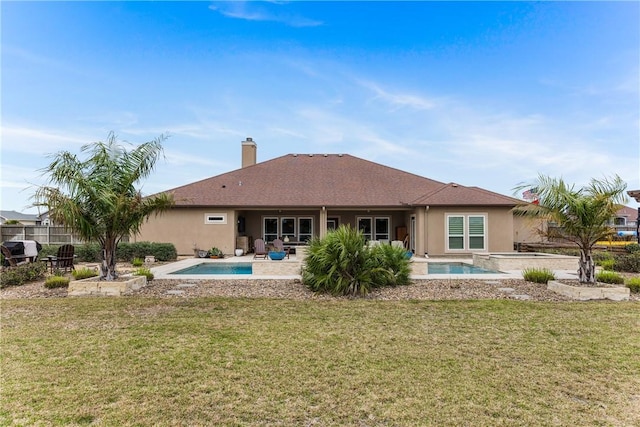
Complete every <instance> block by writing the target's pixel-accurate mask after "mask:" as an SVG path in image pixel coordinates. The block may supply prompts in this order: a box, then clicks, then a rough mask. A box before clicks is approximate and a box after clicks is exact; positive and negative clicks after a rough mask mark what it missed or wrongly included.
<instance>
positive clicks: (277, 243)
mask: <svg viewBox="0 0 640 427" xmlns="http://www.w3.org/2000/svg"><path fill="white" fill-rule="evenodd" d="M271 243H272V244H273V248H274V249H275V250H276V251H278V252H284V254H285V255H284V256H285V258H289V248H285V247H284V242H283V241H282V240H280V239H275V240H274V241H273V242H271Z"/></svg>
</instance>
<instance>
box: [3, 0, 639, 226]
mask: <svg viewBox="0 0 640 427" xmlns="http://www.w3.org/2000/svg"><path fill="white" fill-rule="evenodd" d="M0 8H1V13H2V16H1V19H2V22H1V23H2V38H1V43H2V58H1V59H2V63H1V66H2V81H1V83H2V87H1V90H2V91H1V96H2V111H1V119H2V124H1V126H2V149H1V154H2V159H1V162H2V209H5V210H17V211H22V212H31V213H35V212H37V211H36V210H34V209H27V208H26V207H27V206H28V205H29V197H30V196H31V195H32V194H33V187H32V186H33V185H39V184H42V183H43V177H42V176H41V175H40V172H38V170H39V169H41V168H43V167H45V166H46V165H47V164H48V162H49V161H50V159H49V158H48V157H47V156H46V155H47V154H49V153H54V152H58V151H60V150H69V151H72V152H74V153H79V152H80V151H79V150H80V146H81V145H83V144H86V143H90V142H93V141H98V140H105V139H106V137H107V134H108V133H109V131H114V132H115V133H116V134H117V135H118V136H119V138H120V139H121V140H122V141H128V142H131V143H133V144H137V143H142V142H145V141H148V140H151V139H154V138H156V137H158V136H159V135H160V134H168V135H170V138H169V139H167V140H166V142H165V143H164V147H165V154H166V160H165V161H162V162H160V164H158V167H157V169H156V172H155V173H154V174H153V175H152V177H151V178H150V179H148V180H147V181H145V183H144V186H143V187H142V189H143V192H144V193H145V194H152V193H155V192H159V191H163V190H167V189H170V188H173V187H176V186H179V185H183V184H187V183H190V182H194V181H196V180H200V179H203V178H207V177H210V176H214V175H218V174H221V173H224V172H228V171H230V170H234V169H237V168H239V167H240V142H241V141H242V140H244V139H245V138H246V137H247V136H250V137H252V138H253V139H254V140H255V141H256V142H257V144H258V161H265V160H269V159H272V158H274V157H278V156H281V155H285V154H288V153H348V154H352V155H355V156H358V157H362V158H365V159H368V160H371V161H374V162H378V163H382V164H384V165H388V166H391V167H395V168H398V169H402V170H406V171H408V172H412V173H415V174H418V175H422V176H426V177H429V178H432V179H436V180H439V181H442V182H457V183H459V184H462V185H469V186H479V187H482V188H486V189H488V190H491V191H495V192H498V193H502V194H506V195H511V194H512V193H513V192H512V189H513V188H514V187H515V186H516V185H518V184H519V183H521V182H523V181H531V180H533V179H535V177H536V176H537V175H538V174H539V173H542V174H546V175H551V176H562V177H563V178H564V179H565V180H567V181H569V182H573V183H576V184H578V185H582V184H585V183H586V182H588V180H589V179H590V178H592V177H595V178H602V177H604V176H611V175H613V174H618V175H620V176H621V177H622V178H623V179H624V180H625V181H626V182H627V184H628V188H629V189H640V90H639V86H640V4H639V3H638V2H615V3H614V2H586V3H579V2H563V3H559V2H558V3H557V2H538V3H526V2H505V3H500V2H491V3H488V2H470V3H466V2H348V3H347V2H202V1H200V2H179V3H177V2H176V3H174V2H122V3H120V2H63V3H58V2H7V1H2V2H1V3H0ZM318 173H321V171H318ZM283 179H286V176H285V175H283ZM363 191H375V189H363ZM629 205H630V206H634V207H635V206H637V203H635V201H633V200H630V202H629Z"/></svg>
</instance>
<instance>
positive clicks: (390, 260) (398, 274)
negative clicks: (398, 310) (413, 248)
mask: <svg viewBox="0 0 640 427" xmlns="http://www.w3.org/2000/svg"><path fill="white" fill-rule="evenodd" d="M372 255H373V257H374V258H376V261H377V262H378V264H379V265H380V267H382V268H383V269H385V270H388V271H389V272H390V273H391V274H386V275H383V276H382V277H380V280H383V282H381V283H374V286H402V285H408V284H409V274H410V273H411V268H410V267H409V261H408V258H407V251H406V250H405V249H404V248H402V247H396V246H391V245H378V246H375V247H374V248H373V250H372Z"/></svg>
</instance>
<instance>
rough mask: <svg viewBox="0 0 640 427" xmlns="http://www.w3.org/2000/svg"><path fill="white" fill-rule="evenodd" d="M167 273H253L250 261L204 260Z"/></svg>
mask: <svg viewBox="0 0 640 427" xmlns="http://www.w3.org/2000/svg"><path fill="white" fill-rule="evenodd" d="M169 274H253V269H252V268H251V263H233V264H231V263H224V264H222V263H212V262H205V263H202V264H198V265H194V266H192V267H188V268H183V269H182V270H178V271H174V272H173V273H169Z"/></svg>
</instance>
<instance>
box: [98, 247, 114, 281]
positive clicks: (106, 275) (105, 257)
mask: <svg viewBox="0 0 640 427" xmlns="http://www.w3.org/2000/svg"><path fill="white" fill-rule="evenodd" d="M117 277H118V275H117V274H116V245H115V242H105V244H104V248H103V250H102V268H101V272H100V278H101V279H104V280H106V281H110V280H115V279H116V278H117Z"/></svg>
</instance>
